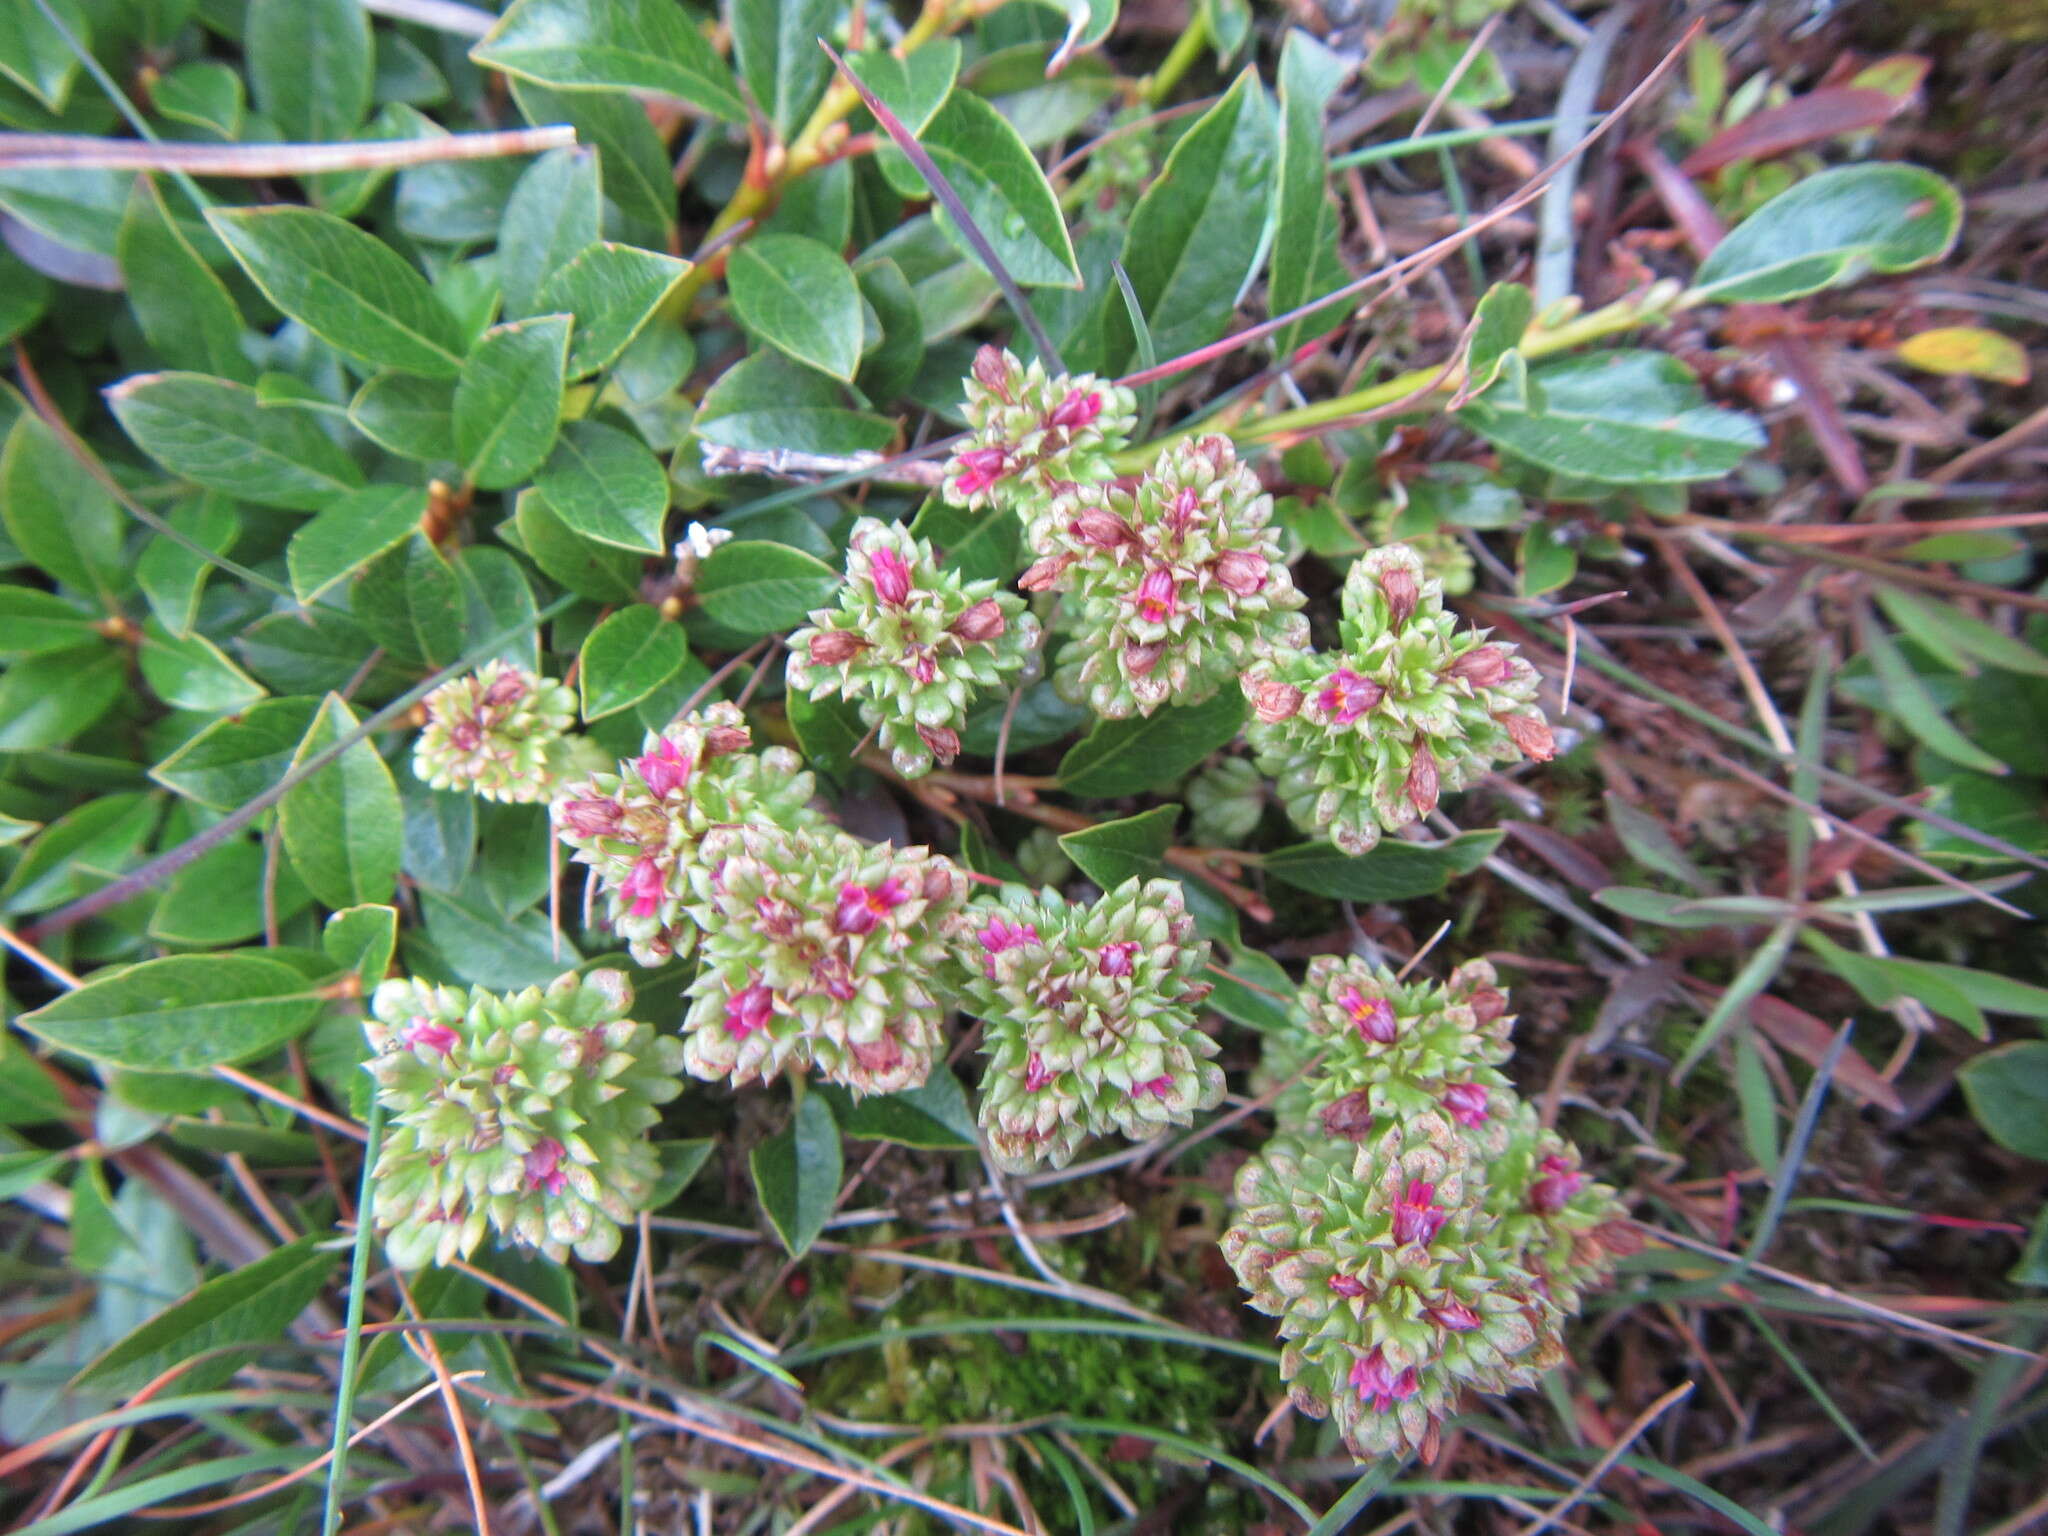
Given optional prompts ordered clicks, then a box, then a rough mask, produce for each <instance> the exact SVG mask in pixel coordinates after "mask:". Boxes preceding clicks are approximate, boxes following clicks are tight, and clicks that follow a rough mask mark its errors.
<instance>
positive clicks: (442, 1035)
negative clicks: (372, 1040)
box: [400, 1014, 460, 1056]
mask: <svg viewBox="0 0 2048 1536" xmlns="http://www.w3.org/2000/svg"><path fill="white" fill-rule="evenodd" d="M400 1038H401V1039H403V1040H404V1042H405V1043H406V1044H407V1045H408V1046H410V1047H412V1048H413V1049H414V1050H419V1049H421V1048H425V1049H426V1050H429V1051H439V1052H440V1053H441V1054H442V1055H443V1056H446V1055H447V1054H448V1053H449V1052H450V1051H452V1050H454V1049H455V1046H456V1042H457V1041H458V1040H459V1039H460V1036H458V1035H457V1034H456V1033H455V1031H454V1030H452V1029H450V1028H449V1027H448V1026H447V1025H446V1024H437V1023H435V1022H434V1021H433V1020H432V1019H430V1018H428V1017H427V1016H426V1015H425V1014H419V1015H416V1016H415V1017H414V1019H413V1021H412V1022H411V1023H410V1024H408V1025H406V1027H405V1033H404V1035H402V1036H401V1037H400Z"/></svg>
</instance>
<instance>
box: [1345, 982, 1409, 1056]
mask: <svg viewBox="0 0 2048 1536" xmlns="http://www.w3.org/2000/svg"><path fill="white" fill-rule="evenodd" d="M1337 1006H1338V1007H1339V1008H1342V1009H1343V1010H1344V1012H1345V1013H1346V1014H1347V1015H1349V1017H1350V1019H1351V1022H1352V1023H1353V1024H1355V1025H1357V1026H1358V1033H1359V1035H1360V1036H1361V1037H1362V1038H1364V1039H1367V1040H1370V1041H1372V1042H1373V1043H1374V1044H1375V1045H1392V1044H1393V1043H1394V1037H1395V1036H1396V1035H1398V1034H1399V1033H1400V1032H1401V1025H1400V1021H1399V1020H1397V1019H1396V1018H1395V1017H1394V1005H1393V1004H1392V1003H1390V1002H1388V1001H1387V1000H1386V999H1385V998H1384V997H1367V996H1366V995H1365V994H1364V993H1363V992H1361V991H1359V990H1358V988H1356V987H1346V988H1345V989H1344V990H1343V991H1342V992H1339V993H1338V994H1337Z"/></svg>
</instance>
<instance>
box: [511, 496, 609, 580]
mask: <svg viewBox="0 0 2048 1536" xmlns="http://www.w3.org/2000/svg"><path fill="white" fill-rule="evenodd" d="M512 528H513V531H514V532H516V533H517V534H518V536H519V543H520V546H521V548H523V549H524V550H525V551H526V553H527V554H528V555H529V556H530V557H531V558H532V560H533V563H534V564H535V565H537V566H539V567H540V568H541V570H542V572H543V573H545V574H546V575H547V576H548V577H550V578H551V579H552V580H555V581H558V582H560V583H561V584H562V585H563V586H565V587H567V588H568V589H569V590H570V591H571V592H574V593H576V594H578V595H579V596H582V597H587V598H589V599H591V601H593V602H598V603H621V602H633V601H636V600H637V599H638V598H639V596H640V557H639V556H638V555H633V554H628V553H627V552H626V551H625V550H623V549H619V548H616V547H615V546H613V545H610V544H600V543H599V542H597V541H596V540H595V539H590V538H586V537H584V535H582V534H580V533H578V532H577V531H576V530H575V529H574V528H571V527H570V526H569V525H568V524H567V523H565V522H563V521H562V519H561V518H560V517H558V516H557V515H556V514H555V510H554V508H552V507H550V506H549V505H548V504H547V501H546V499H545V498H544V497H542V496H541V495H540V494H539V493H538V492H537V491H524V492H522V493H521V494H520V497H519V505H518V508H517V510H516V511H515V512H514V514H513V519H512Z"/></svg>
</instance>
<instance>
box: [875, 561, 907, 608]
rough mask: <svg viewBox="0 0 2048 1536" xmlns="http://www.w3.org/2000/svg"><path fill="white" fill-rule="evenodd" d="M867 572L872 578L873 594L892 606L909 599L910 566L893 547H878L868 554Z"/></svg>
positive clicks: (899, 606)
mask: <svg viewBox="0 0 2048 1536" xmlns="http://www.w3.org/2000/svg"><path fill="white" fill-rule="evenodd" d="M868 574H869V575H871V576H872V577H873V578H874V582H875V596H877V597H879V598H880V599H881V600H882V601H883V602H885V603H887V604H888V605H889V606H890V607H892V608H901V607H902V606H903V605H904V604H905V603H906V602H908V601H909V600H910V567H909V566H907V565H905V564H904V563H903V557H902V556H901V555H899V554H897V553H896V551H895V550H893V549H878V550H876V551H874V552H873V553H872V554H870V555H869V556H868Z"/></svg>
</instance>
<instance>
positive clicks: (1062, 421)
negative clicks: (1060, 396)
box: [1045, 389, 1102, 432]
mask: <svg viewBox="0 0 2048 1536" xmlns="http://www.w3.org/2000/svg"><path fill="white" fill-rule="evenodd" d="M1101 414H1102V396H1100V395H1098V394H1097V393H1096V392H1095V391H1094V390H1092V389H1090V390H1078V389H1077V390H1075V391H1074V392H1073V393H1072V394H1070V395H1068V396H1067V398H1066V399H1064V400H1062V401H1061V402H1060V403H1059V404H1058V405H1056V406H1054V407H1053V409H1052V414H1051V415H1050V416H1048V417H1046V418H1045V423H1046V425H1047V426H1049V427H1059V428H1062V429H1063V430H1065V431H1068V432H1077V431H1079V430H1080V429H1081V428H1082V427H1085V426H1089V425H1091V424H1092V423H1093V422H1094V420H1095V418H1096V417H1098V416H1100V415H1101Z"/></svg>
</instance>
